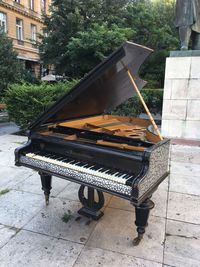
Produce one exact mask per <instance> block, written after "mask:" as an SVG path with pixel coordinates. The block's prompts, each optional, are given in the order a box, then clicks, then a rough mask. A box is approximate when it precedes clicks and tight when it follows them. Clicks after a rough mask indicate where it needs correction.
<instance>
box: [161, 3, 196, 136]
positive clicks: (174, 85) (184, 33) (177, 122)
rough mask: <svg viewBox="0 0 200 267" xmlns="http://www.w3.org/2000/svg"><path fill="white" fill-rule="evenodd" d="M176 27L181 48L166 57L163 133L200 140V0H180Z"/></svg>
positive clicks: (177, 7)
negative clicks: (189, 48)
mask: <svg viewBox="0 0 200 267" xmlns="http://www.w3.org/2000/svg"><path fill="white" fill-rule="evenodd" d="M175 26H176V27H177V28H178V30H179V36H180V50H181V51H172V52H171V53H170V57H169V58H167V60H166V69H165V85H164V100H163V114H162V134H163V135H164V136H167V137H171V138H181V139H193V140H200V0H177V1H176V18H175ZM190 40H191V45H192V47H191V48H192V49H191V50H188V47H189V45H190Z"/></svg>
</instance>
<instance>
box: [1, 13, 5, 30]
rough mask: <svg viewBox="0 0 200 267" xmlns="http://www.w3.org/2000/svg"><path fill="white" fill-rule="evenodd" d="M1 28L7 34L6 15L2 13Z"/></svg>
mask: <svg viewBox="0 0 200 267" xmlns="http://www.w3.org/2000/svg"><path fill="white" fill-rule="evenodd" d="M0 28H1V30H3V32H6V14H5V13H3V12H0Z"/></svg>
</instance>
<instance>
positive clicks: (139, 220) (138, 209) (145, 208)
mask: <svg viewBox="0 0 200 267" xmlns="http://www.w3.org/2000/svg"><path fill="white" fill-rule="evenodd" d="M153 207H154V203H153V201H152V200H150V199H149V198H147V199H146V200H145V201H144V202H143V203H141V204H140V205H139V206H135V214H136V221H135V225H136V226H137V232H138V236H137V237H136V238H135V239H134V240H133V245H134V246H137V245H138V244H139V243H140V241H141V240H142V238H143V235H144V233H145V228H146V226H147V225H148V218H149V213H150V210H151V209H153Z"/></svg>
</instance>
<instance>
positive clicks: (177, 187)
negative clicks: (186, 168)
mask: <svg viewBox="0 0 200 267" xmlns="http://www.w3.org/2000/svg"><path fill="white" fill-rule="evenodd" d="M199 188H200V176H194V175H188V176H186V175H183V174H179V173H171V175H170V188H169V190H170V191H173V192H178V193H182V194H191V195H196V196H200V190H199Z"/></svg>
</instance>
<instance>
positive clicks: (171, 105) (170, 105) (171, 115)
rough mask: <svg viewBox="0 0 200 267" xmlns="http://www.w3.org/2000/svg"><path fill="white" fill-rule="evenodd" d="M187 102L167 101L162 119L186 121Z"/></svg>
mask: <svg viewBox="0 0 200 267" xmlns="http://www.w3.org/2000/svg"><path fill="white" fill-rule="evenodd" d="M186 107H187V100H167V99H166V100H165V101H164V103H163V112H162V117H163V119H164V120H185V118H186Z"/></svg>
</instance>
